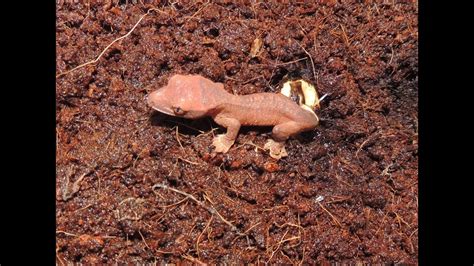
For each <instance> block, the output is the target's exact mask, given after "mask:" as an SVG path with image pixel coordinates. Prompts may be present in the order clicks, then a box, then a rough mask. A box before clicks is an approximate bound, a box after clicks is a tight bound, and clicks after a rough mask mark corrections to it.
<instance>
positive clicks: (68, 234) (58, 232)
mask: <svg viewBox="0 0 474 266" xmlns="http://www.w3.org/2000/svg"><path fill="white" fill-rule="evenodd" d="M56 234H65V235H67V236H74V237H76V236H77V235H76V234H72V233H68V232H65V231H56Z"/></svg>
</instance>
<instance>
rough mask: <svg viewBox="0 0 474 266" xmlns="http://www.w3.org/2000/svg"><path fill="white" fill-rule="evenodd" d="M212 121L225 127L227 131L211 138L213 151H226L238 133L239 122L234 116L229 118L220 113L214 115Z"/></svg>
mask: <svg viewBox="0 0 474 266" xmlns="http://www.w3.org/2000/svg"><path fill="white" fill-rule="evenodd" d="M214 121H215V122H216V123H217V124H218V125H220V126H222V127H225V128H227V132H226V133H225V134H219V135H217V136H216V137H215V138H214V139H213V141H212V145H213V146H214V147H215V152H222V153H226V152H227V151H229V149H230V147H231V146H232V145H233V144H234V142H235V139H236V138H237V135H238V134H239V129H240V122H239V120H237V119H235V118H229V117H225V116H222V115H217V116H216V117H214Z"/></svg>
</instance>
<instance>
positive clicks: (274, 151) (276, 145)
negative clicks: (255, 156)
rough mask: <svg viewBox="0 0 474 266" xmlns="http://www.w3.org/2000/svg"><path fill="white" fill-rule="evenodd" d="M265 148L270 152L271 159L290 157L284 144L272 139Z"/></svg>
mask: <svg viewBox="0 0 474 266" xmlns="http://www.w3.org/2000/svg"><path fill="white" fill-rule="evenodd" d="M263 148H264V149H265V150H270V157H272V158H274V159H277V160H279V159H281V158H282V157H287V156H288V153H287V152H286V149H285V144H284V142H276V141H274V140H272V139H269V140H268V141H267V143H265V146H264V147H263Z"/></svg>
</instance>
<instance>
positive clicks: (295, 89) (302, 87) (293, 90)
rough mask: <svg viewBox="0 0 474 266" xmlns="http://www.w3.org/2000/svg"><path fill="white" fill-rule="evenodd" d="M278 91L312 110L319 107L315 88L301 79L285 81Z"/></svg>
mask: <svg viewBox="0 0 474 266" xmlns="http://www.w3.org/2000/svg"><path fill="white" fill-rule="evenodd" d="M280 93H281V94H283V95H285V96H286V97H289V98H291V99H292V100H294V101H296V102H297V103H298V104H299V105H300V106H301V107H302V108H304V109H306V110H308V111H311V112H314V108H315V107H318V108H319V97H318V93H317V91H316V88H315V87H314V86H313V85H312V84H310V83H308V82H307V81H305V80H303V79H298V80H288V81H286V82H285V83H284V84H283V86H282V88H281V90H280Z"/></svg>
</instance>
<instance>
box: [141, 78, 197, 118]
mask: <svg viewBox="0 0 474 266" xmlns="http://www.w3.org/2000/svg"><path fill="white" fill-rule="evenodd" d="M200 98H201V83H200V76H191V75H174V76H172V77H171V78H170V79H169V81H168V84H167V85H166V86H164V87H161V88H159V89H157V90H155V91H153V92H151V93H150V94H149V95H148V97H147V103H148V105H149V106H150V107H151V108H153V109H154V110H156V111H159V112H161V113H165V114H168V115H172V116H179V117H185V118H198V117H201V116H203V115H204V113H205V111H206V110H205V107H204V106H203V105H202V104H201V102H200V100H199V99H200Z"/></svg>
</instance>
